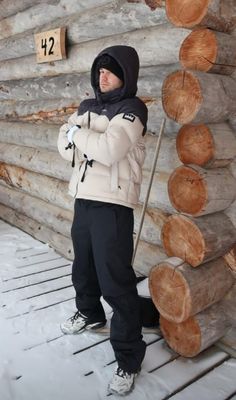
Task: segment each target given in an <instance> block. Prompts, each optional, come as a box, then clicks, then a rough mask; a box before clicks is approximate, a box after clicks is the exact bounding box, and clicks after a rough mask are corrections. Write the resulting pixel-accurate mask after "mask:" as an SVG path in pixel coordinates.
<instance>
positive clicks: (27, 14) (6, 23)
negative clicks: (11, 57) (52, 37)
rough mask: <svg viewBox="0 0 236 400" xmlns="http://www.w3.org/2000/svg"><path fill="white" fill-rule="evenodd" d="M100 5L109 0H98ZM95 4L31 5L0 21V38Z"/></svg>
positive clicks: (89, 1) (91, 1)
mask: <svg viewBox="0 0 236 400" xmlns="http://www.w3.org/2000/svg"><path fill="white" fill-rule="evenodd" d="M99 3H100V5H103V4H107V3H109V0H99ZM94 6H95V7H96V6H97V0H80V1H79V2H74V0H67V1H66V3H65V1H64V0H57V1H51V0H49V1H47V2H46V3H45V2H40V3H39V4H36V5H35V6H33V7H30V8H28V9H26V10H24V11H21V12H19V13H17V14H15V15H13V16H11V17H9V18H6V19H4V20H1V21H0V39H4V38H6V37H9V36H11V35H12V36H13V35H16V34H18V33H21V32H25V31H27V30H29V29H33V28H37V27H41V26H42V25H45V24H46V23H50V22H51V21H53V20H55V19H57V18H61V17H65V16H67V15H70V14H73V13H75V12H81V11H83V10H85V9H89V8H93V7H94Z"/></svg>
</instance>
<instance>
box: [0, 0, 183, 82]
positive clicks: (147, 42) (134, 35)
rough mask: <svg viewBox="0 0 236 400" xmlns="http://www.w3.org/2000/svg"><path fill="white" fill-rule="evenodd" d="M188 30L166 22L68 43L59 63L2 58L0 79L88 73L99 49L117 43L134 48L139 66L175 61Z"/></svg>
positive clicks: (29, 57) (23, 58) (33, 57)
mask: <svg viewBox="0 0 236 400" xmlns="http://www.w3.org/2000/svg"><path fill="white" fill-rule="evenodd" d="M73 1H74V0H73ZM188 33H189V31H188V30H186V29H179V28H175V27H172V26H171V25H170V24H169V23H168V24H163V25H160V26H153V27H149V28H144V29H139V30H134V31H132V32H128V33H123V34H118V35H112V36H108V37H105V38H101V39H98V40H91V41H89V42H85V43H80V44H79V45H75V46H72V47H71V48H70V53H69V58H67V59H66V60H61V61H60V63H51V64H49V63H45V64H41V65H40V67H39V66H38V65H37V64H36V63H35V56H26V57H22V58H18V59H13V60H7V61H2V62H0V69H1V80H2V81H6V80H13V79H29V78H33V77H35V78H36V77H40V76H56V75H59V74H73V73H82V72H89V71H90V68H91V65H92V62H93V60H94V58H95V57H96V56H97V54H98V52H99V51H101V50H103V49H104V48H105V47H108V46H112V45H116V44H120V43H122V44H127V45H130V46H133V47H135V48H136V50H137V52H138V54H139V55H140V64H141V66H142V67H148V66H150V65H165V64H172V63H176V62H178V49H179V46H180V44H181V42H182V41H183V39H184V38H185V37H186V36H187V34H188ZM157 37H158V46H157ZM163 48H165V51H163Z"/></svg>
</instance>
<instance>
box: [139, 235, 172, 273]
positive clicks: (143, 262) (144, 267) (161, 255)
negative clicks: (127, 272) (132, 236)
mask: <svg viewBox="0 0 236 400" xmlns="http://www.w3.org/2000/svg"><path fill="white" fill-rule="evenodd" d="M165 259H166V253H165V252H164V250H163V247H161V246H156V245H154V244H151V243H148V242H145V241H143V240H141V241H140V242H139V245H138V249H137V254H136V257H135V261H134V265H133V268H134V271H135V272H136V275H138V276H148V275H149V273H150V270H151V269H152V267H153V265H156V264H158V263H159V262H162V261H163V260H165Z"/></svg>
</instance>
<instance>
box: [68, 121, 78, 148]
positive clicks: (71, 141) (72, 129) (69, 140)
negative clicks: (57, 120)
mask: <svg viewBox="0 0 236 400" xmlns="http://www.w3.org/2000/svg"><path fill="white" fill-rule="evenodd" d="M79 128H80V126H79V125H74V126H72V128H70V129H69V130H68V131H67V133H66V134H67V139H68V142H69V143H71V144H73V136H74V133H75V132H76V131H77V130H78V129H79Z"/></svg>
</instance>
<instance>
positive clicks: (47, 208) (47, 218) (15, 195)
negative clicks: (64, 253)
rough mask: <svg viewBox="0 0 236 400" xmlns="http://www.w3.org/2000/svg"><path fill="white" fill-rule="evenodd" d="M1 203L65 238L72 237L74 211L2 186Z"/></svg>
mask: <svg viewBox="0 0 236 400" xmlns="http://www.w3.org/2000/svg"><path fill="white" fill-rule="evenodd" d="M0 199H1V203H2V204H4V205H5V206H6V207H10V208H13V209H16V210H17V211H18V212H19V213H20V214H23V215H27V216H28V217H29V218H32V219H33V220H35V221H37V222H40V223H41V224H43V225H45V226H47V227H48V228H49V229H52V230H53V231H54V232H57V233H60V234H62V235H63V236H67V237H68V238H69V237H70V230H71V223H72V216H73V214H72V211H69V210H65V209H62V208H60V207H57V206H54V205H52V204H50V203H47V202H45V201H43V200H40V199H37V198H36V197H33V196H31V195H29V194H26V193H23V192H21V191H19V190H16V189H10V188H7V187H6V186H2V185H0Z"/></svg>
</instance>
